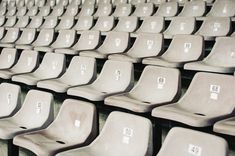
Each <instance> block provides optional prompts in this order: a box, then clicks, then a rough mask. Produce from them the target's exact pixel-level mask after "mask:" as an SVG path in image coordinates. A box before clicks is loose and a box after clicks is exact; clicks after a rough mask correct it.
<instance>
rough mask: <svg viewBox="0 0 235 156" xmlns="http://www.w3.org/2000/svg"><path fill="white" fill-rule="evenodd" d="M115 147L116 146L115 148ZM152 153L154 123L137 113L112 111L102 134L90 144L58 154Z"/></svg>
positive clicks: (139, 154)
mask: <svg viewBox="0 0 235 156" xmlns="http://www.w3.org/2000/svg"><path fill="white" fill-rule="evenodd" d="M114 147H115V148H114ZM113 153H115V154H114V155H126V156H127V155H128V156H143V155H144V156H151V155H152V124H151V122H150V120H148V119H147V118H144V117H140V116H137V115H132V114H128V113H122V112H112V113H111V114H110V115H109V116H108V118H107V120H106V122H105V125H104V127H103V129H102V131H101V133H100V135H99V136H98V137H97V138H96V139H95V140H94V141H93V142H92V143H91V144H90V145H88V146H86V147H83V148H79V149H74V150H70V151H66V152H62V153H59V154H57V155H56V156H74V155H86V156H102V155H113Z"/></svg>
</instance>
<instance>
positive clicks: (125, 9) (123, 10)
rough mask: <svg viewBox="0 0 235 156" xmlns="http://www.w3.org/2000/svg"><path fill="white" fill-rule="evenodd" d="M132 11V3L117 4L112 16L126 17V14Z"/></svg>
mask: <svg viewBox="0 0 235 156" xmlns="http://www.w3.org/2000/svg"><path fill="white" fill-rule="evenodd" d="M131 13H132V5H131V4H126V3H123V4H119V5H117V6H116V9H115V11H114V12H113V14H112V16H114V17H125V16H129V15H130V14H131Z"/></svg>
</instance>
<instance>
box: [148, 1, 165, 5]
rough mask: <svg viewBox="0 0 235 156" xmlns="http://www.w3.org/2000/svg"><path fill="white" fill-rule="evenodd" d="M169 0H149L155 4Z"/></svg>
mask: <svg viewBox="0 0 235 156" xmlns="http://www.w3.org/2000/svg"><path fill="white" fill-rule="evenodd" d="M166 1H167V0H149V1H148V2H149V3H153V4H154V5H156V6H158V5H160V4H162V3H166Z"/></svg>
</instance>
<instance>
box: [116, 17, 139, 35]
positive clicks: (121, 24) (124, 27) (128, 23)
mask: <svg viewBox="0 0 235 156" xmlns="http://www.w3.org/2000/svg"><path fill="white" fill-rule="evenodd" d="M138 25H139V20H138V17H136V16H128V17H120V18H119V21H118V23H117V26H116V27H115V28H114V30H115V31H122V32H134V31H135V30H136V29H137V27H138Z"/></svg>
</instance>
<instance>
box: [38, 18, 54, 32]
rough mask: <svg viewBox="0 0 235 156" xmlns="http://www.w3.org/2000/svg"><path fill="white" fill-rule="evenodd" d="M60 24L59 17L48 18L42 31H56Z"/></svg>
mask: <svg viewBox="0 0 235 156" xmlns="http://www.w3.org/2000/svg"><path fill="white" fill-rule="evenodd" d="M57 24H58V17H56V16H47V17H45V21H44V22H43V24H42V25H41V26H40V29H54V28H55V27H56V26H57Z"/></svg>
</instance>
